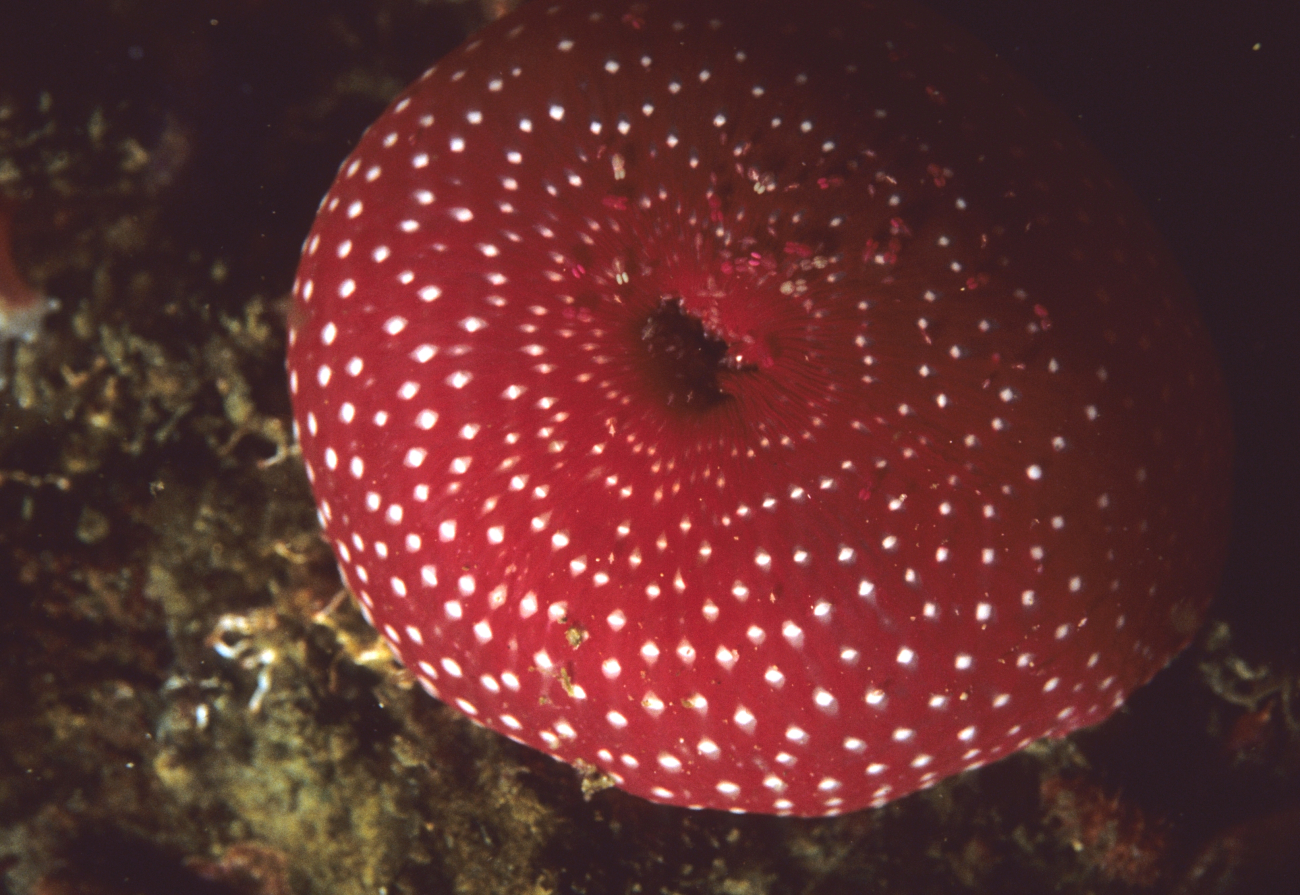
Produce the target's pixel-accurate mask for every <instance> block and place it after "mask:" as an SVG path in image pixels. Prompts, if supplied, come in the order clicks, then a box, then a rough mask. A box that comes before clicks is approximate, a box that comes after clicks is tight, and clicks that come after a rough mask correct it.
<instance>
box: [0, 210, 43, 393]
mask: <svg viewBox="0 0 1300 895" xmlns="http://www.w3.org/2000/svg"><path fill="white" fill-rule="evenodd" d="M11 235H12V223H11V221H10V217H9V213H8V212H7V211H6V210H5V209H4V208H0V350H3V346H4V345H6V344H7V343H9V342H12V341H14V340H17V339H21V340H23V341H24V342H30V341H31V340H32V339H33V338H34V337H35V336H36V334H37V333H38V332H39V331H40V326H41V320H42V319H44V317H45V315H46V314H48V313H49V312H50V311H52V310H54V306H55V305H54V301H53V300H52V299H49V298H46V297H45V296H44V295H42V294H41V293H39V292H37V291H36V290H35V289H33V288H32V287H31V286H29V285H28V284H27V281H26V280H25V279H23V277H22V275H21V274H20V273H19V272H18V267H17V265H15V264H14V256H13V250H12V248H11V246H10V242H9V241H10V237H11ZM2 377H3V373H0V382H3V378H2Z"/></svg>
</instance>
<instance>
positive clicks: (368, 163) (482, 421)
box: [288, 0, 1229, 815]
mask: <svg viewBox="0 0 1300 895" xmlns="http://www.w3.org/2000/svg"><path fill="white" fill-rule="evenodd" d="M294 296H295V310H294V313H293V314H292V315H291V321H292V325H291V332H290V347H289V361H288V368H289V375H290V383H291V390H292V395H293V401H294V408H295V418H296V422H297V427H298V436H299V439H300V441H301V445H302V452H303V457H304V459H305V461H306V464H307V471H308V474H309V476H310V478H311V481H312V485H313V488H314V490H315V494H316V497H317V501H318V504H319V509H320V517H321V521H322V525H323V527H324V531H325V536H326V538H327V539H328V541H329V543H330V544H331V545H332V547H333V549H334V551H335V553H336V555H337V557H338V561H339V566H340V568H341V570H342V572H343V575H344V577H345V579H346V581H347V584H348V587H349V588H350V589H351V590H352V592H353V593H354V594H355V595H356V596H357V598H358V600H359V601H360V603H361V605H362V607H363V610H364V612H365V613H366V616H367V618H369V619H371V620H372V621H373V623H374V624H375V626H376V627H377V628H378V629H379V631H381V632H382V634H383V635H384V637H385V638H386V639H387V640H388V641H389V642H390V644H391V645H392V647H393V648H394V650H395V651H396V652H397V654H398V655H399V656H400V657H401V659H402V661H403V662H404V663H405V664H406V665H407V666H408V667H409V668H410V669H411V671H412V672H413V673H414V674H415V675H416V676H417V677H418V679H419V680H420V681H421V683H422V684H423V685H424V687H425V688H426V689H427V690H428V691H429V692H430V693H432V694H433V695H434V696H436V697H438V698H439V699H442V700H444V701H445V702H447V703H448V704H450V705H452V706H455V707H456V708H458V709H459V710H460V711H462V712H464V713H465V714H466V715H468V716H469V717H470V718H472V719H473V720H475V721H476V722H478V723H480V724H483V725H486V726H487V727H490V728H492V729H494V730H497V731H500V732H501V733H503V734H505V735H506V736H509V737H511V738H513V739H515V740H518V741H519V742H522V743H526V744H528V745H530V746H533V747H535V748H537V749H540V750H542V751H544V752H546V753H549V754H550V755H553V756H555V757H556V758H558V759H560V760H562V761H566V762H569V763H571V764H574V765H576V766H578V767H580V768H582V769H584V770H586V771H589V772H590V771H597V772H600V773H603V774H605V775H607V778H608V779H610V780H612V781H613V782H614V783H615V784H616V785H618V786H619V787H621V788H623V789H625V790H627V791H629V792H632V793H636V794H638V795H641V796H644V797H646V798H648V799H652V800H655V801H659V802H665V803H670V804H675V805H683V806H691V807H709V808H720V809H726V810H733V811H751V812H763V813H776V814H797V815H825V814H836V813H840V812H844V811H850V810H854V809H857V808H863V807H866V806H872V805H880V804H883V803H884V802H886V801H889V800H891V799H894V798H898V797H900V796H903V795H906V794H908V793H910V792H913V791H915V790H917V789H920V788H923V787H925V786H928V785H930V784H932V783H934V782H936V781H939V780H942V779H943V778H945V777H948V776H950V775H952V774H956V773H958V772H960V771H963V770H965V769H968V768H973V767H978V766H980V765H983V764H986V763H988V762H990V761H994V760H996V759H998V758H1000V757H1002V756H1005V755H1007V754H1009V753H1011V752H1014V751H1016V750H1018V749H1020V748H1022V747H1024V746H1025V745H1027V744H1028V743H1030V742H1032V741H1033V740H1034V739H1036V738H1038V737H1043V736H1061V735H1064V734H1066V733H1068V732H1070V731H1072V730H1074V729H1076V728H1078V727H1081V726H1084V725H1088V724H1093V723H1095V722H1097V721H1100V720H1101V719H1103V718H1105V717H1106V716H1107V715H1109V714H1110V713H1111V712H1113V711H1114V710H1115V708H1116V707H1117V706H1119V705H1120V704H1121V703H1122V702H1123V700H1124V699H1125V697H1126V696H1127V695H1128V693H1130V692H1131V691H1132V690H1133V689H1134V688H1135V687H1137V686H1139V685H1141V684H1142V683H1144V682H1145V681H1147V680H1148V679H1149V678H1150V677H1151V676H1152V675H1153V674H1155V673H1156V672H1157V671H1158V670H1159V669H1160V668H1161V667H1163V666H1164V665H1165V664H1166V663H1167V662H1168V661H1169V660H1170V659H1171V657H1173V656H1174V655H1175V654H1176V653H1177V652H1178V651H1179V650H1180V649H1181V648H1182V647H1183V646H1184V645H1185V644H1186V643H1187V641H1188V640H1189V638H1190V637H1191V635H1192V633H1193V631H1194V630H1195V628H1196V626H1197V625H1198V623H1199V621H1200V619H1201V618H1202V616H1203V614H1204V610H1205V607H1206V604H1207V603H1208V601H1209V599H1210V597H1211V595H1212V591H1213V588H1214V585H1215V581H1216V578H1217V576H1218V574H1219V570H1220V567H1221V564H1222V556H1223V548H1224V532H1225V530H1226V521H1227V519H1226V517H1227V502H1228V474H1227V471H1228V462H1229V443H1228V435H1227V432H1228V422H1227V411H1226V406H1225V397H1224V392H1223V387H1222V384H1221V382H1220V378H1219V373H1218V370H1217V366H1216V364H1215V361H1214V358H1213V355H1212V352H1211V349H1210V346H1209V342H1208V339H1207V337H1206V334H1205V332H1204V328H1203V325H1202V324H1201V322H1200V321H1199V318H1198V317H1197V314H1196V312H1195V310H1194V305H1193V303H1192V301H1191V300H1190V298H1189V296H1188V294H1187V291H1186V287H1185V286H1184V284H1183V281H1182V280H1181V278H1180V276H1179V275H1178V273H1177V271H1176V270H1175V269H1174V266H1173V264H1172V262H1171V260H1170V259H1169V257H1168V255H1167V253H1166V250H1165V249H1164V248H1163V245H1162V243H1161V242H1160V240H1159V238H1158V237H1157V236H1156V235H1155V233H1154V232H1153V230H1152V227H1151V225H1150V223H1149V222H1148V221H1147V219H1146V217H1145V216H1144V215H1143V213H1142V211H1141V210H1140V209H1139V208H1138V207H1137V205H1136V204H1135V202H1134V200H1133V199H1132V198H1131V197H1130V195H1129V194H1128V192H1127V191H1126V190H1125V189H1124V188H1123V187H1122V186H1121V185H1119V184H1118V183H1116V181H1115V180H1114V179H1113V176H1112V175H1111V173H1110V172H1109V170H1108V169H1107V168H1106V167H1105V166H1104V165H1103V164H1102V163H1101V162H1099V161H1098V159H1097V158H1096V156H1095V155H1094V154H1093V152H1092V151H1091V150H1089V149H1088V148H1087V147H1086V146H1085V145H1084V144H1083V143H1082V141H1081V139H1080V137H1079V136H1078V135H1077V134H1076V133H1075V131H1074V130H1073V129H1072V128H1071V126H1070V125H1069V124H1068V123H1067V122H1065V121H1064V120H1063V119H1062V118H1061V117H1060V116H1059V115H1058V114H1057V113H1055V112H1053V111H1052V110H1051V109H1050V108H1049V107H1047V105H1046V104H1045V103H1044V102H1043V101H1042V100H1041V99H1040V98H1038V96H1037V95H1036V94H1035V93H1033V92H1032V91H1031V90H1030V89H1029V88H1027V87H1026V86H1025V85H1024V84H1023V83H1022V82H1020V81H1019V80H1017V79H1015V78H1014V77H1013V76H1012V75H1010V74H1009V73H1008V72H1007V71H1006V70H1005V69H1004V68H1003V67H1002V65H1001V64H1000V63H998V62H997V61H996V60H994V59H993V58H992V56H991V55H990V54H989V52H988V51H987V50H985V49H983V48H982V47H980V46H979V45H977V44H975V43H974V42H973V41H972V40H970V39H969V38H967V37H965V36H963V35H962V34H961V33H959V32H957V31H956V30H955V29H953V28H952V27H951V26H949V25H947V24H945V23H943V22H942V21H940V20H937V19H936V18H934V17H933V16H931V15H930V14H928V13H925V12H923V11H921V10H918V9H916V8H914V7H911V6H907V5H902V4H895V3H848V2H844V3H827V4H800V3H794V2H785V0H780V2H766V3H765V2H744V3H741V2H735V3H730V2H724V0H691V2H663V0H656V2H654V3H629V2H595V0H574V2H562V3H553V2H548V0H537V2H533V3H529V4H527V5H526V6H525V7H524V8H523V9H521V10H520V11H518V12H517V13H515V14H513V15H511V16H508V17H507V18H505V19H503V20H501V21H499V22H497V23H495V24H494V25H492V26H491V27H489V28H488V29H487V30H485V31H484V32H483V33H482V34H480V35H479V36H477V37H475V38H474V39H473V40H472V41H471V42H469V43H468V44H466V45H464V46H463V47H461V48H460V49H459V50H457V51H455V52H453V53H452V54H451V55H449V56H448V57H447V58H445V59H443V60H442V61H441V62H439V63H438V64H437V65H436V66H435V67H434V68H433V69H431V70H430V71H429V72H428V73H426V74H425V75H424V76H423V77H422V78H421V79H420V80H419V81H417V82H416V83H415V84H414V85H412V86H411V87H410V88H409V89H408V90H407V91H406V92H405V93H403V94H402V95H401V96H400V97H399V98H398V99H397V100H396V102H395V103H394V104H393V105H392V106H391V107H390V108H389V109H388V111H387V112H385V113H384V115H383V116H382V117H381V118H380V119H379V120H378V121H377V122H376V123H375V124H374V125H373V126H372V127H371V128H370V130H369V131H368V132H367V133H366V135H365V136H364V137H363V139H362V140H361V143H360V145H359V146H358V147H357V149H356V151H355V152H353V154H352V155H351V156H350V157H349V159H347V160H346V161H345V162H344V164H343V167H342V169H341V171H340V173H339V176H338V179H337V180H336V182H335V183H334V185H333V187H332V188H331V190H330V192H329V194H328V195H327V196H326V197H325V199H324V202H323V204H322V206H321V209H320V213H319V216H318V218H317V220H316V223H315V226H314V228H313V229H312V232H311V234H310V235H309V237H308V239H307V242H306V246H305V250H304V253H303V258H302V264H301V268H300V271H299V277H298V279H297V282H296V284H295V287H294Z"/></svg>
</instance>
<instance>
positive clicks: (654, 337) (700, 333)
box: [640, 296, 752, 413]
mask: <svg viewBox="0 0 1300 895" xmlns="http://www.w3.org/2000/svg"><path fill="white" fill-rule="evenodd" d="M640 338H641V344H642V347H643V349H644V351H645V358H646V362H647V365H648V367H649V372H650V376H651V379H652V380H653V381H654V383H655V385H656V387H657V389H658V390H659V392H660V394H661V395H662V398H663V402H664V404H665V405H666V406H668V407H672V408H675V409H677V410H680V411H684V412H698V413H703V412H706V411H709V410H713V409H715V408H717V407H718V406H720V405H722V404H725V403H727V402H729V401H732V400H735V396H734V395H733V394H732V393H731V392H730V391H728V390H727V388H726V384H725V378H726V376H727V374H729V373H738V372H745V371H747V370H749V369H751V368H752V365H750V364H746V363H743V362H741V361H739V360H737V359H736V358H735V357H734V356H733V354H732V351H731V346H730V345H729V344H728V342H727V340H726V339H724V338H723V337H721V336H719V335H717V334H716V333H715V332H713V331H712V330H710V328H709V327H707V326H705V324H704V321H702V320H701V319H700V318H699V317H697V316H695V315H694V314H692V313H691V312H689V311H688V310H686V308H685V306H684V304H683V302H682V300H681V298H677V297H671V296H670V297H665V298H662V299H661V300H660V301H659V304H658V306H657V307H656V308H655V309H654V310H653V311H652V312H651V313H650V315H649V316H648V317H646V318H645V320H644V322H643V323H642V324H641V331H640Z"/></svg>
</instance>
